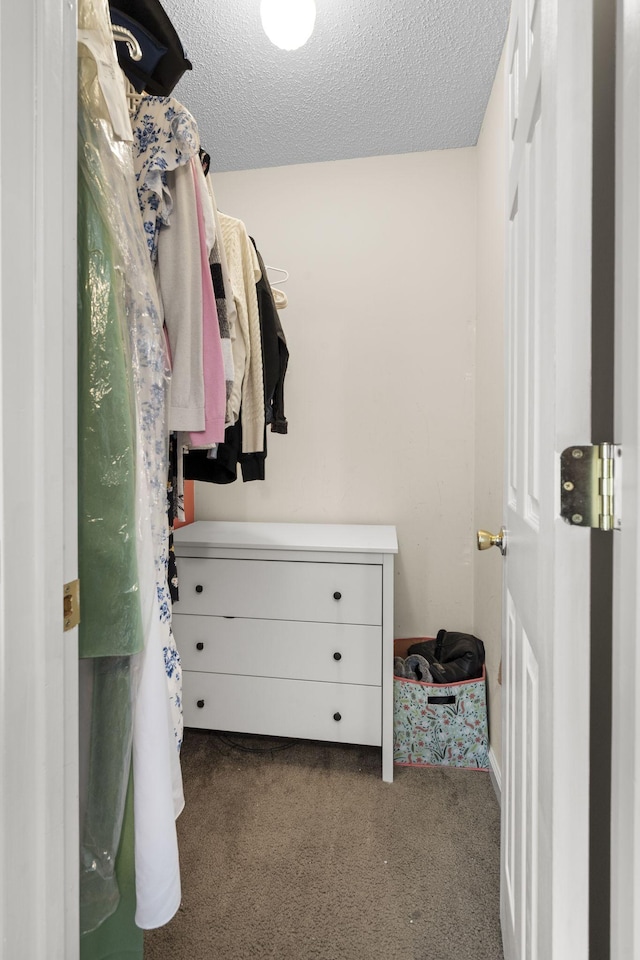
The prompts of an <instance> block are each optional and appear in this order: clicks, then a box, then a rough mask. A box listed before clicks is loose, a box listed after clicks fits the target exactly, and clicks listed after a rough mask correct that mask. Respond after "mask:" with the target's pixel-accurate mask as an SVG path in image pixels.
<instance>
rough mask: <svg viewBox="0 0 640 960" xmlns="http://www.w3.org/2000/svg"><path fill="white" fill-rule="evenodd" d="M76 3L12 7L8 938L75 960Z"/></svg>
mask: <svg viewBox="0 0 640 960" xmlns="http://www.w3.org/2000/svg"><path fill="white" fill-rule="evenodd" d="M75 264H76V0H64V2H63V0H21V2H20V3H3V4H2V6H1V8H0V373H1V381H0V424H1V430H2V440H1V443H0V538H1V539H0V711H1V715H0V783H1V784H2V789H1V791H0V930H1V931H2V940H1V943H2V950H0V952H2V953H3V955H4V956H7V957H9V956H12V957H19V956H28V957H30V958H32V960H76V958H77V957H78V954H79V923H78V751H77V730H78V709H77V707H78V690H77V629H75V630H71V631H69V632H67V633H64V632H63V616H62V608H63V602H62V590H63V584H64V583H65V582H67V581H70V580H73V579H75V578H76V577H77V544H76V536H77V534H76V531H77V519H76V510H77V490H76V420H77V417H76V266H75Z"/></svg>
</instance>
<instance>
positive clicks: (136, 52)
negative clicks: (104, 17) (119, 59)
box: [111, 23, 142, 60]
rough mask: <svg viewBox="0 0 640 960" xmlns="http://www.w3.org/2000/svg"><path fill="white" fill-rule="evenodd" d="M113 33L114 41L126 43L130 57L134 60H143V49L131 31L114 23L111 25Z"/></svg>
mask: <svg viewBox="0 0 640 960" xmlns="http://www.w3.org/2000/svg"><path fill="white" fill-rule="evenodd" d="M111 31H112V33H113V39H114V40H121V41H122V42H123V43H126V45H127V47H128V48H129V56H130V57H131V59H132V60H142V48H141V46H140V44H139V43H138V41H137V39H136V37H135V36H134V35H133V34H132V33H131V30H127V28H126V27H120V26H117V25H116V24H115V23H113V24H111Z"/></svg>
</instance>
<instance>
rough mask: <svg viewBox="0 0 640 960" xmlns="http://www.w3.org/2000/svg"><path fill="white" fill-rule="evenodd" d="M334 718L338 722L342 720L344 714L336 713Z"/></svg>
mask: <svg viewBox="0 0 640 960" xmlns="http://www.w3.org/2000/svg"><path fill="white" fill-rule="evenodd" d="M333 719H334V720H335V721H336V723H337V722H338V721H339V720H342V714H341V713H334V715H333Z"/></svg>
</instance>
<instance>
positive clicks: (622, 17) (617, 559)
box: [611, 0, 640, 960]
mask: <svg viewBox="0 0 640 960" xmlns="http://www.w3.org/2000/svg"><path fill="white" fill-rule="evenodd" d="M616 99H617V108H616V151H617V170H616V344H615V345H616V351H615V352H616V394H615V439H616V442H618V443H620V444H621V445H622V486H623V490H622V512H623V517H622V528H621V530H620V532H618V533H616V536H615V543H614V614H613V619H614V622H613V740H612V793H611V807H612V811H611V814H612V815H611V856H612V862H611V960H638V958H640V783H639V778H640V753H639V751H640V695H639V693H638V691H639V690H640V650H639V648H638V642H639V637H640V530H639V527H638V520H639V517H640V502H639V490H640V488H639V486H638V479H639V476H640V453H639V451H640V389H639V384H638V371H639V369H640V336H639V330H638V327H639V324H640V320H639V318H640V0H618V38H617V80H616Z"/></svg>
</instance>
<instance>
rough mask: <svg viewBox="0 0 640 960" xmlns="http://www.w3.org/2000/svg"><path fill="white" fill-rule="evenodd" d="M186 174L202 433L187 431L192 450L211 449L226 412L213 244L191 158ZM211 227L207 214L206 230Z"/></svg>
mask: <svg viewBox="0 0 640 960" xmlns="http://www.w3.org/2000/svg"><path fill="white" fill-rule="evenodd" d="M190 170H191V174H192V176H193V184H194V190H195V196H196V217H197V224H198V236H199V241H200V270H201V279H202V339H203V348H202V361H203V362H202V367H203V374H204V396H205V403H204V420H205V424H204V430H202V431H200V432H195V431H191V432H190V435H189V443H190V445H191V446H194V447H211V446H213V445H214V444H217V443H221V442H222V440H224V421H225V413H226V408H227V391H226V384H225V372H224V360H223V354H222V342H221V337H220V334H221V331H220V324H219V321H218V311H217V307H216V298H215V294H214V290H213V280H212V278H211V268H210V266H209V253H210V250H211V249H212V248H213V244H214V242H215V235H213V236H211V235H210V236H209V238H207V233H206V228H205V217H204V212H203V202H204V201H206V203H207V204H209V203H210V201H209V194H208V193H207V192H206V190H205V191H203V190H201V187H200V183H199V179H198V178H199V177H200V178H201V179H202V185H203V186H205V184H204V178H203V176H202V167H201V164H200V160H199V158H192V160H191V163H190ZM212 226H213V214H211V224H210V229H211V227H212Z"/></svg>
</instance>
